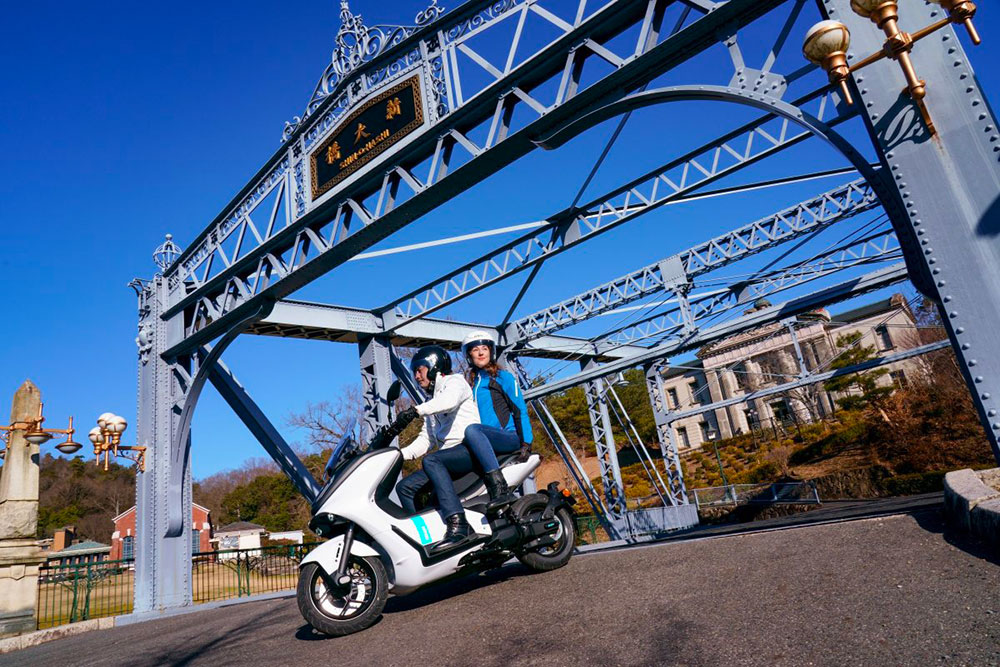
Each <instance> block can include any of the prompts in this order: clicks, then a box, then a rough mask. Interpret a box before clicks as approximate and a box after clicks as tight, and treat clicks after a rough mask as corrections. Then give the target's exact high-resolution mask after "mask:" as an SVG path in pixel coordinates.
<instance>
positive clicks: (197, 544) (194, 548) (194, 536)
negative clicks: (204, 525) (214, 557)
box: [191, 530, 201, 554]
mask: <svg viewBox="0 0 1000 667" xmlns="http://www.w3.org/2000/svg"><path fill="white" fill-rule="evenodd" d="M199 551H201V531H200V530H192V531H191V553H193V554H196V553H198V552H199Z"/></svg>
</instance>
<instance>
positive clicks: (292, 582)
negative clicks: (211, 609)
mask: <svg viewBox="0 0 1000 667" xmlns="http://www.w3.org/2000/svg"><path fill="white" fill-rule="evenodd" d="M319 544H320V543H319V542H313V543H307V544H283V545H272V546H267V547H257V548H255V549H226V550H221V551H205V552H200V553H196V554H193V555H192V558H193V562H192V563H191V580H192V583H193V595H194V602H195V604H198V603H200V602H210V601H212V600H228V599H230V598H238V597H246V596H250V595H258V594H260V593H274V592H276V591H284V590H289V589H292V588H295V586H296V584H297V583H298V577H299V563H300V562H302V559H303V558H305V557H306V555H307V554H308V553H309V552H310V551H312V550H313V549H314V548H315V547H316V546H318V545H319Z"/></svg>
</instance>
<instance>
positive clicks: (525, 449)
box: [517, 442, 531, 463]
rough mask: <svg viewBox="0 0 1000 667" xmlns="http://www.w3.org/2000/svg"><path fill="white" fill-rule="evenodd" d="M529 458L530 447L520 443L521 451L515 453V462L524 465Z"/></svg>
mask: <svg viewBox="0 0 1000 667" xmlns="http://www.w3.org/2000/svg"><path fill="white" fill-rule="evenodd" d="M529 456H531V445H530V444H528V443H526V442H522V443H521V451H519V452H518V453H517V462H518V463H524V462H525V461H527V460H528V457H529Z"/></svg>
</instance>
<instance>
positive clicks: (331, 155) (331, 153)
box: [326, 141, 340, 164]
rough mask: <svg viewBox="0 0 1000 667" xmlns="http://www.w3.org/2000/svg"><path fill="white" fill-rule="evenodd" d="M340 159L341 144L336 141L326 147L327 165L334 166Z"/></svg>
mask: <svg viewBox="0 0 1000 667" xmlns="http://www.w3.org/2000/svg"><path fill="white" fill-rule="evenodd" d="M339 159H340V144H339V143H337V142H336V141H335V142H333V143H332V144H330V145H329V146H327V147H326V163H327V164H333V163H334V161H335V160H339Z"/></svg>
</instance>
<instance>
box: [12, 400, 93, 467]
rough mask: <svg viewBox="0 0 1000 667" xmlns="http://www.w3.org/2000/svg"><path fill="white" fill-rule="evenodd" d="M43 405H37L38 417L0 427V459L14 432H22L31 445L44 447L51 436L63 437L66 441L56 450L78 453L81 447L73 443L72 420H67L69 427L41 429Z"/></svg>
mask: <svg viewBox="0 0 1000 667" xmlns="http://www.w3.org/2000/svg"><path fill="white" fill-rule="evenodd" d="M42 408H43V405H42V404H41V403H39V404H38V416H36V417H32V418H29V419H25V420H24V421H14V422H11V423H10V424H8V425H7V426H0V441H2V442H3V449H0V459H2V458H4V457H6V455H7V441H8V439H9V438H10V434H11V433H13V432H14V431H24V439H25V440H27V441H28V442H30V443H31V444H33V445H39V446H41V445H44V444H45V443H46V442H48V441H49V440H51V439H52V436H53V435H57V434H59V435H65V436H66V441H65V442H60V443H59V444H58V445H56V449H58V450H59V451H60V452H62V453H63V454H75V453H76V452H78V451H80V447H82V445H81V444H80V443H78V442H74V441H73V433H74V432H75V431H74V429H73V418H72V417H70V418H69V426H68V427H67V428H42V423H43V422H44V421H45V417H44V416H43V415H42Z"/></svg>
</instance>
